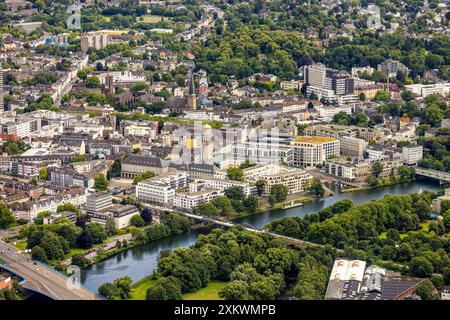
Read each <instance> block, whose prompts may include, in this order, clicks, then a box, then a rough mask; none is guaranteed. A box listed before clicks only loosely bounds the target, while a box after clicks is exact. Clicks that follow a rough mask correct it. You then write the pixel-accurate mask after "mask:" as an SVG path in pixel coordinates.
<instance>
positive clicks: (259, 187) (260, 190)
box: [256, 180, 266, 197]
mask: <svg viewBox="0 0 450 320" xmlns="http://www.w3.org/2000/svg"><path fill="white" fill-rule="evenodd" d="M265 187H266V182H265V181H264V180H258V181H256V189H257V190H258V196H260V197H261V196H262V195H263V193H264V189H265Z"/></svg>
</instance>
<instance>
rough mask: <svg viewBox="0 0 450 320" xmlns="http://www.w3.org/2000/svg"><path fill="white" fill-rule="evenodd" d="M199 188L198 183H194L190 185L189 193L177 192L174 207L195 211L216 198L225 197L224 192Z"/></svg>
mask: <svg viewBox="0 0 450 320" xmlns="http://www.w3.org/2000/svg"><path fill="white" fill-rule="evenodd" d="M197 186H198V184H197V183H192V184H191V185H189V192H176V193H175V197H174V198H173V206H174V207H177V208H186V209H193V208H195V207H196V206H198V205H199V204H202V203H207V202H209V201H211V200H213V199H214V198H217V197H219V196H222V195H224V192H223V190H217V189H212V188H205V189H201V188H200V189H198V188H197ZM192 188H194V189H192Z"/></svg>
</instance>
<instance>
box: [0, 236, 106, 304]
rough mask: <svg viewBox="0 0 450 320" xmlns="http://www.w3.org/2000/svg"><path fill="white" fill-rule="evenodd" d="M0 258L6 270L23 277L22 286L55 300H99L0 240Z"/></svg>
mask: <svg viewBox="0 0 450 320" xmlns="http://www.w3.org/2000/svg"><path fill="white" fill-rule="evenodd" d="M0 258H1V259H2V260H4V261H5V262H6V263H7V265H6V266H5V267H6V268H7V269H8V270H10V271H12V272H14V273H16V274H18V275H20V276H22V277H23V278H24V279H25V282H24V283H23V286H24V287H27V288H29V289H34V290H36V291H38V292H41V293H43V294H46V295H48V296H50V297H52V298H54V299H56V300H101V298H100V297H99V296H97V295H96V294H95V293H93V292H91V291H89V290H88V289H85V288H83V287H79V288H78V287H76V286H71V285H70V281H68V279H67V278H66V277H65V276H63V275H62V274H60V273H58V272H57V271H55V270H52V269H51V268H49V267H46V266H44V265H41V264H35V263H34V262H33V261H32V260H31V259H30V257H29V255H27V254H21V253H18V252H17V251H16V248H14V247H12V246H10V245H8V244H7V243H5V242H3V241H2V240H0Z"/></svg>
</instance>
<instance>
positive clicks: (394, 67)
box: [377, 60, 409, 77]
mask: <svg viewBox="0 0 450 320" xmlns="http://www.w3.org/2000/svg"><path fill="white" fill-rule="evenodd" d="M377 70H378V72H381V73H383V74H388V75H389V77H395V76H396V75H397V73H398V72H399V71H400V72H402V73H403V74H404V75H406V76H407V75H408V74H409V69H408V67H406V66H405V65H404V64H403V63H401V62H399V61H396V60H386V61H384V62H382V63H380V64H379V65H377Z"/></svg>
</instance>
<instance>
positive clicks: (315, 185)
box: [308, 179, 325, 198]
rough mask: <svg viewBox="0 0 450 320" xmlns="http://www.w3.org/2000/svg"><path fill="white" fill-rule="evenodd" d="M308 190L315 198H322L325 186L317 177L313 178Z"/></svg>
mask: <svg viewBox="0 0 450 320" xmlns="http://www.w3.org/2000/svg"><path fill="white" fill-rule="evenodd" d="M308 191H309V192H311V193H312V194H313V195H315V196H316V197H317V198H322V197H323V196H324V195H325V188H324V187H323V185H322V182H320V180H318V179H314V180H313V181H312V183H311V185H310V186H309V188H308Z"/></svg>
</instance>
